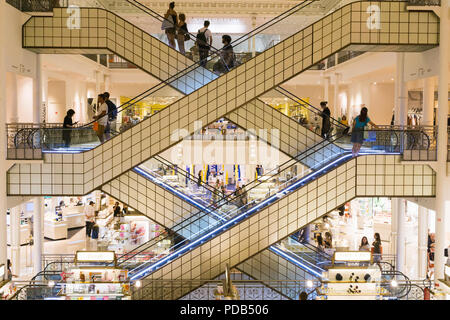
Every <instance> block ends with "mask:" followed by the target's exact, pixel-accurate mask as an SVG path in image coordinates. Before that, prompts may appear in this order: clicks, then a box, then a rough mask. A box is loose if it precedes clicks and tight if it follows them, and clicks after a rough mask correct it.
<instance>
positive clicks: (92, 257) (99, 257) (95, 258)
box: [76, 251, 116, 262]
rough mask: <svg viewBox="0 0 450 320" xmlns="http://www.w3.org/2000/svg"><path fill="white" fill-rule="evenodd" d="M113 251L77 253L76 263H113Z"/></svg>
mask: <svg viewBox="0 0 450 320" xmlns="http://www.w3.org/2000/svg"><path fill="white" fill-rule="evenodd" d="M115 257H116V256H115V253H114V251H77V254H76V260H77V261H78V262H114V259H115Z"/></svg>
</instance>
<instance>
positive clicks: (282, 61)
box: [8, 2, 437, 195]
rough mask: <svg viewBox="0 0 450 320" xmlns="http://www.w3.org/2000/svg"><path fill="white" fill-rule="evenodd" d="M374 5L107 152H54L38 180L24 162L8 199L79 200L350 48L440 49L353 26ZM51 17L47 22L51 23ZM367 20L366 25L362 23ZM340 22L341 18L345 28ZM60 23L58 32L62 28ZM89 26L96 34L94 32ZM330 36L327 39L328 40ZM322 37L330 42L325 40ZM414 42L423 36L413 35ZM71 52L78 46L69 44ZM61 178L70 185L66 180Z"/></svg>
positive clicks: (285, 46)
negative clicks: (71, 197)
mask: <svg viewBox="0 0 450 320" xmlns="http://www.w3.org/2000/svg"><path fill="white" fill-rule="evenodd" d="M369 4H373V3H372V2H357V3H353V4H349V5H347V6H344V7H342V8H340V9H338V10H336V12H334V13H333V14H331V15H328V16H326V17H325V18H323V19H321V20H319V21H318V22H316V23H314V24H313V25H311V26H309V27H307V28H305V29H303V30H301V31H300V32H297V33H296V34H295V35H293V36H290V37H288V38H286V39H285V40H284V41H281V42H280V43H278V44H277V45H275V46H274V47H272V48H270V49H268V50H266V51H264V52H263V53H261V54H260V55H258V56H256V57H255V58H253V59H251V60H249V61H247V62H246V63H244V64H242V65H240V66H238V67H237V68H235V69H233V70H231V71H229V72H228V73H226V74H224V75H221V76H220V77H218V78H217V79H215V80H213V81H211V82H209V83H208V84H207V85H205V86H203V87H202V88H200V89H199V90H197V91H195V92H193V93H191V94H189V95H187V96H186V97H184V98H182V99H180V100H179V101H177V102H175V103H173V104H171V105H170V106H168V107H167V108H165V109H163V110H162V111H160V112H158V113H157V114H155V115H152V116H151V117H149V118H148V119H146V120H144V121H142V122H140V123H139V124H137V125H135V126H134V127H132V128H131V129H129V130H127V131H125V132H123V133H122V134H120V135H118V136H117V137H114V138H113V139H111V140H110V141H108V142H106V143H105V144H104V145H102V147H97V148H95V149H94V150H90V151H86V152H83V153H82V154H64V155H63V156H60V155H58V156H55V155H51V154H49V155H48V157H47V156H46V157H45V159H44V164H42V165H35V166H36V167H35V168H34V169H36V170H34V172H36V173H37V174H36V173H35V174H34V175H33V176H31V172H30V171H29V170H28V169H29V168H28V167H27V166H28V165H25V166H24V167H22V165H18V164H16V165H15V166H14V167H13V168H12V169H11V170H10V171H9V173H8V176H9V184H8V194H9V195H17V194H31V195H41V194H47V195H51V194H71V195H74V194H85V193H88V192H90V191H92V190H93V189H95V188H97V187H98V186H100V185H102V184H104V183H106V182H108V181H110V180H112V179H113V178H115V177H118V176H119V175H121V174H122V173H124V172H126V171H128V170H130V169H131V168H133V167H135V166H136V165H139V164H140V163H143V162H144V161H146V160H147V159H149V158H151V157H153V156H154V155H156V154H158V153H160V152H162V151H164V150H166V149H168V148H170V147H171V146H173V145H174V144H176V143H178V142H179V141H180V140H181V139H182V138H183V137H179V139H175V140H176V141H171V139H170V135H171V132H173V130H174V129H181V130H183V131H184V132H185V133H186V134H185V136H186V135H189V134H192V133H193V132H194V131H195V125H194V122H196V121H202V126H205V125H207V124H210V123H212V122H214V121H216V120H217V119H220V118H222V117H226V116H227V115H229V114H232V113H233V112H236V111H237V110H239V109H242V107H244V106H245V105H246V104H248V103H251V102H253V103H254V102H255V101H257V100H255V99H256V98H258V97H260V96H261V95H262V94H264V93H265V92H267V91H268V90H270V89H272V88H275V87H276V86H278V85H280V84H282V83H283V82H285V81H287V80H289V79H290V78H292V77H294V76H295V75H297V74H299V73H301V72H302V71H303V70H306V69H307V68H309V67H310V66H312V65H314V64H316V63H318V62H320V61H321V60H322V59H323V58H325V57H327V56H329V55H331V54H333V53H334V52H337V51H339V50H341V49H343V48H351V47H353V46H358V47H359V50H370V51H374V50H389V51H397V50H399V51H405V50H409V51H421V50H425V49H428V48H431V47H433V46H436V45H437V31H436V33H434V32H432V34H430V35H427V36H429V37H427V38H426V41H425V40H424V38H423V36H420V37H419V35H418V33H419V32H418V31H417V41H415V40H413V41H412V42H409V43H401V41H400V40H399V38H398V36H399V33H398V32H396V31H394V29H393V28H392V29H389V30H388V28H383V27H382V28H381V29H380V30H377V31H376V32H374V31H372V30H369V29H368V27H367V25H366V23H365V20H364V21H358V22H353V24H355V23H356V25H355V26H354V27H353V25H352V23H351V22H350V17H351V16H352V15H360V16H362V17H365V16H366V15H367V16H368V15H369V14H367V13H366V10H365V9H366V7H367V6H368V5H369ZM404 4H405V3H404V2H389V3H380V6H381V12H380V14H381V17H382V19H387V20H386V21H390V20H389V19H391V18H390V17H394V16H396V15H397V14H400V12H401V13H402V14H404V15H405V16H406V17H408V16H410V15H411V16H412V13H411V12H409V11H407V10H406V7H405V5H404ZM89 10H90V9H82V12H81V13H82V18H83V17H86V16H83V14H89ZM95 10H98V9H95ZM98 12H99V13H98V15H97V14H96V15H94V17H92V19H95V18H97V19H98V18H99V15H100V16H101V15H102V14H101V10H98ZM394 12H395V13H394ZM390 13H392V14H390ZM55 14H56V12H55ZM420 14H421V15H422V14H425V16H426V19H425V20H423V21H426V22H423V23H422V24H425V25H428V24H430V25H432V27H430V28H429V29H430V30H434V29H433V28H434V27H436V25H437V18H436V17H435V16H434V14H433V13H430V12H420ZM61 15H62V13H61ZM109 15H110V13H108V14H107V16H108V17H109ZM414 16H415V15H414ZM89 17H90V15H89ZM105 17H106V16H104V17H101V18H102V19H103V20H104V18H105ZM59 18H61V19H62V16H61V17H60V16H58V15H56V16H55V15H54V16H53V17H39V18H36V17H33V18H31V19H30V20H29V21H28V22H27V24H26V25H25V26H24V28H25V30H27V27H29V28H31V29H34V28H37V29H39V28H44V27H41V26H40V25H41V22H42V26H44V25H45V26H47V25H53V21H51V22H50V21H47V19H50V20H52V19H56V20H58V19H59ZM34 19H35V20H36V23H35V22H34V21H35V20H34ZM44 19H45V21H46V22H45V23H44ZM117 19H118V18H117V17H114V19H113V20H114V21H113V20H111V19H108V26H109V25H110V24H111V23H112V25H114V26H115V21H117ZM360 19H361V20H363V19H362V18H360ZM412 19H413V18H412V17H411V21H412ZM334 20H336V21H335V22H336V23H335V22H333V21H334ZM38 21H39V22H38ZM337 21H339V23H338V22H337ZM55 26H56V27H57V25H55ZM356 27H358V28H359V31H358V32H357V31H356ZM87 28H88V29H89V27H87ZM105 28H106V27H105ZM124 28H125V27H124ZM107 29H108V32H106V29H105V33H104V35H105V36H104V39H105V41H106V38H107V37H109V36H112V35H113V34H114V32H112V30H110V29H109V27H108V28H107ZM119 29H120V28H119ZM83 30H84V29H83V28H82V30H81V33H82V34H86V32H87V34H88V35H89V30H87V31H86V32H84V31H83ZM363 31H370V32H368V34H371V33H374V36H373V37H372V36H371V37H369V39H366V37H365V34H366V33H365V32H363ZM409 31H411V32H410V35H411V33H412V34H414V32H413V29H412V28H411V30H409ZM33 32H34V30H33ZM33 32H31V31H30V32H28V31H25V33H24V37H25V40H24V41H25V42H24V43H25V46H31V44H30V43H28V42H27V41H28V40H27V39H26V38H27V37H32V38H33V37H35V36H34V33H33ZM71 32H72V31H71ZM111 32H112V33H111ZM323 33H324V34H325V35H324V36H323V37H322V34H323ZM138 34H141V35H143V33H139V32H138ZM385 36H387V37H388V38H389V36H392V37H391V38H389V39H391V40H390V41H392V42H391V43H390V44H389V45H387V44H386V43H385V42H383V39H384V38H385ZM435 36H436V37H435ZM328 37H330V40H331V39H332V38H333V39H336V40H335V41H334V43H333V44H332V45H328V44H327V43H328V40H327V39H328ZM322 38H323V40H324V43H322ZM395 39H397V40H395ZM411 39H415V38H414V37H411ZM109 40H111V41H113V40H112V39H109V38H108V41H107V42H106V45H107V46H108V48H107V50H111V51H114V50H116V47H115V46H116V43H115V44H114V43H113V42H111V43H110V42H109ZM419 40H420V41H419ZM94 42H95V41H93V42H92V44H89V48H90V49H89V50H91V49H92V50H97V49H96V48H98V44H96V43H94ZM150 42H151V41H150ZM294 42H295V45H294ZM298 43H301V44H302V45H298ZM110 44H111V46H110ZM113 44H114V48H113ZM52 45H53V44H52ZM67 45H68V43H67ZM42 46H43V45H42ZM42 46H40V48H42ZM38 47H39V46H38ZM38 47H36V46H35V47H34V48H35V49H36V50H40V49H38ZM30 48H31V47H30ZM68 48H70V46H69V45H68ZM102 48H104V47H102ZM141 48H142V47H141ZM64 50H66V49H64ZM97 52H98V51H97ZM125 58H126V57H125ZM141 58H142V57H141ZM137 60H138V61H134V60H133V61H134V62H136V63H137V64H138V65H139V61H141V62H142V63H141V65H140V67H143V66H144V62H145V59H144V60H142V59H141V60H139V59H137ZM134 62H133V63H134ZM188 69H189V68H188ZM190 70H192V69H189V70H185V71H183V72H182V73H183V74H185V75H186V74H187V73H188V72H189V71H190ZM178 78H179V77H178ZM167 82H170V80H166V83H167ZM154 90H155V89H154ZM154 90H153V91H152V90H149V91H147V92H145V93H143V94H142V95H140V96H139V97H136V99H134V100H133V101H131V102H130V103H128V104H127V105H126V106H123V107H122V109H124V108H126V107H127V106H129V105H131V104H132V103H135V102H136V101H138V100H140V99H142V98H144V97H146V96H148V94H150V91H152V92H154ZM253 112H256V111H255V109H254V108H250V109H249V110H247V111H246V115H247V118H248V119H252V117H253V118H254V119H256V120H255V123H256V124H257V125H258V124H260V125H262V124H263V122H261V121H260V120H259V119H261V115H258V116H257V115H256V114H254V113H253ZM280 114H281V113H280ZM262 118H263V119H264V121H266V120H267V121H268V122H269V123H270V122H272V123H278V124H279V127H281V130H280V132H284V133H285V134H287V135H289V134H291V137H290V138H288V139H283V141H284V142H286V144H287V146H288V148H289V149H292V150H295V149H297V151H300V152H301V150H298V148H296V146H295V144H296V143H297V141H296V140H295V135H296V134H297V132H295V130H294V129H293V128H290V123H288V125H287V126H284V124H285V123H282V119H281V116H280V115H277V114H275V115H274V114H272V115H266V114H265V113H264V115H263V117H262ZM246 121H247V120H246ZM247 122H248V121H247ZM282 124H283V125H282ZM243 127H248V126H243ZM89 130H90V129H89ZM304 136H306V137H307V138H308V136H310V142H311V144H309V145H306V148H308V147H311V145H315V143H314V137H317V135H315V134H312V133H311V135H310V134H309V131H307V132H306V134H304ZM112 149H114V157H113V156H112V154H113V152H112ZM294 153H295V152H294ZM56 164H57V167H58V166H59V165H63V166H64V167H71V169H70V172H67V173H66V172H64V173H63V172H58V170H51V169H50V170H49V169H48V168H46V166H47V167H50V168H51V167H52V165H53V166H54V165H56ZM75 164H77V165H75ZM33 166H34V165H33ZM94 166H96V170H94ZM83 168H84V170H83ZM86 168H87V170H86ZM54 181H64V183H58V182H54Z"/></svg>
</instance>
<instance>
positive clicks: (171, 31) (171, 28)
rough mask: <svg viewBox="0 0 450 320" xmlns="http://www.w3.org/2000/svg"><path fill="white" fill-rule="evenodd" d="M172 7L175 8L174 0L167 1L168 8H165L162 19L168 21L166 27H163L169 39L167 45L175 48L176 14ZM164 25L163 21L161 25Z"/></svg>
mask: <svg viewBox="0 0 450 320" xmlns="http://www.w3.org/2000/svg"><path fill="white" fill-rule="evenodd" d="M174 8H175V2H171V3H169V9H168V10H167V12H166V14H165V15H164V19H166V20H167V21H169V23H167V28H164V30H165V32H166V35H167V40H168V41H169V47H171V48H173V49H175V50H176V46H175V31H176V26H177V16H178V14H177V13H176V11H175V10H174ZM164 25H165V24H164V23H163V27H164Z"/></svg>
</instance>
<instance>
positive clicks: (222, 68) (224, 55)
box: [213, 34, 236, 74]
mask: <svg viewBox="0 0 450 320" xmlns="http://www.w3.org/2000/svg"><path fill="white" fill-rule="evenodd" d="M222 43H223V48H222V49H221V50H220V54H219V60H218V61H217V62H216V63H215V64H214V66H213V71H214V72H216V73H218V74H220V73H225V72H227V71H229V70H231V69H232V68H234V65H235V63H236V56H235V54H234V51H233V46H232V45H231V37H230V36H229V35H227V34H225V35H223V36H222Z"/></svg>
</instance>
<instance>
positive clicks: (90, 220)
mask: <svg viewBox="0 0 450 320" xmlns="http://www.w3.org/2000/svg"><path fill="white" fill-rule="evenodd" d="M94 204H95V203H94V201H90V202H89V205H87V206H85V207H84V217H85V221H86V235H87V236H88V237H90V236H91V231H92V227H93V226H94V223H95V210H94Z"/></svg>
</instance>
